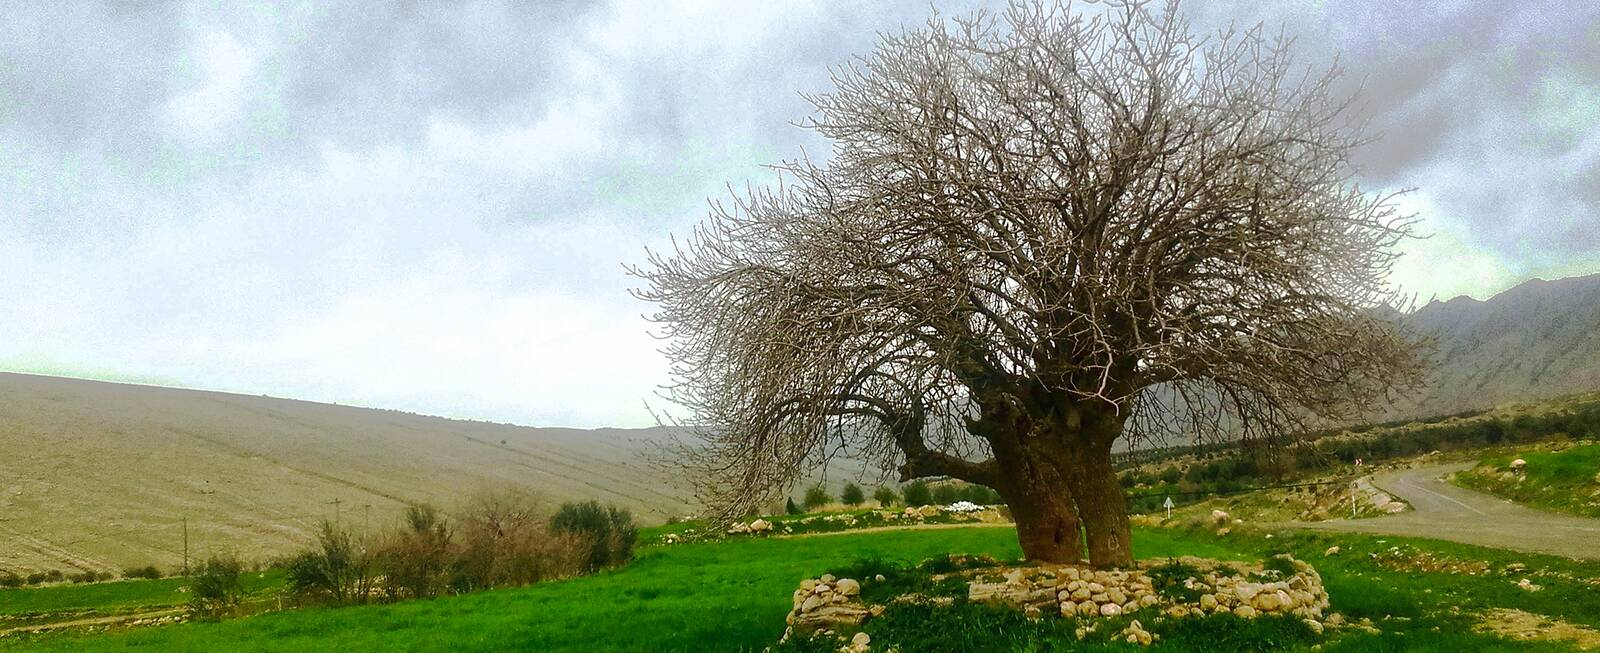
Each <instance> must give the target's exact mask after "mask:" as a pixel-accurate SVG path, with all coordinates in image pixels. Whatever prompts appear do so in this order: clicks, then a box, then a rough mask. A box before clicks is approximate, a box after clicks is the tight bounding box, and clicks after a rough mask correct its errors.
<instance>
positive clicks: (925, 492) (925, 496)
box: [900, 480, 933, 506]
mask: <svg viewBox="0 0 1600 653" xmlns="http://www.w3.org/2000/svg"><path fill="white" fill-rule="evenodd" d="M900 495H901V496H903V497H905V500H906V505H908V506H926V505H931V504H932V503H933V492H932V491H930V490H929V489H928V483H927V482H926V481H921V480H916V481H912V482H911V483H910V484H909V485H906V487H905V489H904V490H902V491H901V492H900Z"/></svg>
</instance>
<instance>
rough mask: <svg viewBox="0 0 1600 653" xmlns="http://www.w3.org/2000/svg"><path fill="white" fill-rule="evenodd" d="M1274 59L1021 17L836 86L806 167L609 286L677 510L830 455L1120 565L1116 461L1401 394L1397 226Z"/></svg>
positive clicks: (897, 40)
mask: <svg viewBox="0 0 1600 653" xmlns="http://www.w3.org/2000/svg"><path fill="white" fill-rule="evenodd" d="M1102 7H1103V5H1100V6H1096V7H1095V9H1097V10H1099V9H1101V8H1102ZM1289 51H1290V47H1289V43H1288V42H1286V41H1285V40H1283V39H1281V38H1278V39H1274V38H1269V37H1267V36H1266V35H1264V34H1263V33H1262V32H1261V31H1260V30H1259V29H1256V30H1246V31H1239V32H1228V33H1222V34H1218V35H1215V36H1211V37H1208V38H1201V37H1197V36H1196V35H1194V34H1193V33H1192V32H1191V30H1190V28H1189V27H1188V25H1187V23H1186V22H1184V21H1183V20H1182V18H1181V16H1180V15H1179V13H1178V11H1177V7H1176V5H1175V4H1170V5H1166V6H1163V7H1149V6H1146V5H1144V4H1142V3H1131V4H1126V5H1119V6H1116V7H1113V8H1111V9H1110V10H1108V11H1096V12H1095V13H1093V14H1086V13H1081V12H1077V11H1075V10H1074V9H1073V7H1071V6H1061V5H1038V4H1014V5H1012V6H1011V7H1010V8H1009V10H1008V11H1006V12H1003V13H1001V14H997V15H985V14H979V15H976V16H972V17H969V18H966V19H960V20H954V21H945V20H941V19H939V18H937V17H936V18H935V19H934V20H933V21H932V22H930V23H929V25H928V27H927V28H925V29H922V30H919V31H913V32H908V33H903V34H899V35H886V36H883V37H881V40H880V44H879V46H878V48H877V50H876V51H875V52H874V53H873V54H871V55H870V56H867V57H864V58H861V59H858V60H856V61H854V62H853V63H851V64H849V65H846V66H842V67H839V68H836V69H835V71H834V75H833V83H834V86H835V89H834V90H833V91H832V92H831V93H827V94H822V95H817V96H813V97H809V98H808V99H809V100H810V101H811V102H812V103H813V104H814V106H815V109H816V113H815V115H814V116H813V117H812V118H811V119H809V120H808V121H807V122H806V123H805V126H806V127H808V128H810V129H813V130H815V131H816V132H818V133H820V134H821V135H822V136H824V137H826V138H828V139H829V140H831V141H832V143H833V146H834V147H833V152H832V157H831V158H830V159H829V160H828V161H827V163H826V164H816V163H813V162H812V161H810V160H799V161H791V162H786V163H784V164H781V165H779V166H777V168H778V169H779V171H780V179H781V180H782V181H781V183H779V184H778V185H775V186H773V187H767V188H759V187H758V188H752V189H750V190H748V191H746V192H744V193H740V194H735V195H734V197H733V198H732V200H731V201H729V202H727V203H717V204H714V205H713V210H712V212H711V215H710V217H709V218H708V219H707V220H706V221H705V222H704V223H703V224H702V225H701V226H700V227H699V228H698V229H697V230H696V231H695V233H694V234H693V236H692V237H690V238H687V239H685V240H684V241H683V242H679V243H678V244H677V245H676V246H675V247H674V248H673V249H672V251H670V252H653V253H652V254H651V257H650V262H649V263H648V264H647V265H645V266H641V267H638V268H635V269H634V270H633V273H634V274H636V275H638V276H640V277H642V278H643V279H644V280H645V282H646V284H645V285H646V287H645V288H642V289H640V290H637V291H636V292H637V294H638V295H639V296H641V297H643V298H645V299H648V300H651V301H653V302H656V303H657V304H658V305H659V313H658V314H657V315H656V316H655V319H656V320H657V321H658V322H659V324H660V325H661V331H662V334H661V335H662V336H663V337H664V338H665V339H666V342H667V345H666V352H667V354H668V355H669V356H670V358H671V360H672V361H673V363H674V369H675V375H676V382H675V384H674V385H673V387H672V388H671V389H670V394H671V398H672V399H673V400H674V401H675V402H676V403H677V404H679V405H681V406H684V407H686V408H687V409H688V410H690V411H692V413H693V416H692V417H691V418H690V419H689V420H687V421H688V422H689V423H692V424H694V425H696V426H697V430H698V431H699V433H698V437H699V438H700V440H699V441H700V444H699V445H698V446H696V447H694V448H693V449H692V450H691V451H689V452H688V460H687V462H688V463H689V466H690V467H691V469H692V470H693V476H694V478H695V479H696V480H697V481H698V482H699V484H700V490H701V492H702V499H703V500H704V501H706V503H707V505H708V506H710V507H711V508H713V509H714V510H716V511H719V514H721V515H724V516H733V515H737V514H743V513H744V512H745V511H747V510H749V509H751V508H753V507H755V506H758V505H762V504H764V503H766V502H768V501H770V500H771V499H772V498H774V497H775V496H777V493H779V492H784V491H787V490H788V489H789V488H790V487H791V486H792V485H793V484H794V483H795V482H796V481H797V479H799V478H801V477H802V476H803V475H804V474H805V473H807V472H809V471H811V470H812V469H813V468H814V466H815V465H817V464H819V463H821V462H824V461H826V460H827V459H828V458H829V457H830V456H833V455H835V454H837V453H839V452H847V453H850V454H851V455H857V456H868V457H871V458H873V459H875V460H877V461H879V462H881V463H882V464H883V465H884V467H885V469H891V468H897V469H898V471H899V473H900V477H901V479H902V480H905V479H911V478H917V477H929V476H948V477H954V478H958V479H962V480H966V481H970V482H974V483H981V484H983V485H987V486H991V487H993V488H995V489H996V490H998V491H999V492H1000V494H1001V495H1002V496H1003V497H1004V498H1005V500H1006V502H1007V503H1008V504H1009V506H1010V507H1011V510H1012V513H1013V515H1014V517H1015V518H1016V522H1017V531H1018V537H1019V539H1020V541H1021V544H1022V548H1023V551H1024V552H1025V553H1026V555H1027V556H1028V557H1029V558H1032V559H1038V560H1045V561H1052V562H1081V561H1083V560H1084V559H1085V558H1087V560H1088V561H1089V562H1091V563H1093V564H1095V565H1102V566H1109V565H1121V564H1127V563H1129V562H1130V561H1131V550H1130V537H1129V526H1128V517H1127V512H1126V507H1125V502H1124V498H1123V495H1122V493H1121V490H1120V488H1119V487H1118V483H1117V479H1116V476H1115V474H1114V472H1113V469H1112V463H1111V453H1112V450H1113V447H1114V446H1115V444H1116V443H1117V442H1118V441H1119V439H1130V438H1161V437H1164V436H1166V435H1169V434H1182V435H1185V436H1198V437H1216V436H1221V435H1223V434H1231V435H1232V436H1242V437H1246V438H1277V437H1280V436H1283V435H1285V434H1288V433H1292V432H1295V431H1297V430H1298V429H1300V428H1303V427H1304V425H1305V424H1306V423H1307V422H1308V421H1311V420H1330V419H1333V420H1337V419H1347V418H1350V417H1352V416H1354V415H1355V414H1356V411H1358V410H1359V409H1361V408H1362V407H1364V406H1368V405H1369V404H1371V403H1372V402H1376V401H1380V400H1383V399H1385V398H1386V396H1388V395H1389V394H1391V393H1394V392H1396V391H1401V390H1404V389H1405V388H1406V387H1408V386H1409V384H1411V383H1412V382H1414V381H1415V379H1416V378H1417V377H1418V372H1419V369H1420V367H1421V363H1420V357H1419V356H1418V354H1416V353H1415V347H1414V346H1413V344H1412V343H1410V342H1409V341H1408V339H1407V338H1406V337H1404V336H1403V335H1402V334H1401V333H1399V332H1398V331H1397V328H1396V327H1395V325H1394V324H1392V323H1391V322H1389V321H1386V320H1385V319H1383V317H1382V316H1381V314H1380V310H1381V309H1382V307H1383V306H1385V305H1386V304H1387V303H1389V302H1391V301H1393V300H1394V299H1396V298H1395V297H1394V294H1393V291H1392V289H1391V288H1390V287H1389V285H1388V282H1387V278H1388V272H1389V268H1390V265H1391V263H1392V261H1393V259H1394V257H1395V254H1394V247H1395V245H1396V243H1397V241H1398V240H1399V239H1401V238H1404V237H1406V236H1407V235H1408V231H1409V229H1410V224H1411V220H1410V219H1409V218H1407V217H1405V216H1401V215H1398V214H1397V213H1396V211H1395V209H1394V207H1393V204H1392V202H1391V199H1390V198H1388V197H1384V196H1376V195H1373V194H1369V193H1367V192H1365V191H1363V190H1362V189H1360V188H1359V187H1358V186H1357V185H1356V184H1355V182H1354V181H1353V175H1354V172H1353V170H1352V166H1351V164H1350V161H1349V154H1350V152H1351V150H1352V149H1353V148H1355V147H1356V146H1357V145H1359V144H1360V143H1361V142H1362V139H1363V137H1362V135H1361V130H1360V126H1359V124H1357V123H1356V122H1355V121H1353V120H1352V119H1350V117H1349V116H1348V115H1347V114H1349V113H1350V112H1349V111H1348V106H1349V98H1343V97H1340V96H1338V95H1337V94H1336V91H1335V81H1336V79H1337V78H1338V72H1337V70H1328V71H1316V72H1308V71H1307V70H1305V69H1302V68H1299V67H1297V66H1295V65H1293V64H1292V62H1291V58H1290V53H1289Z"/></svg>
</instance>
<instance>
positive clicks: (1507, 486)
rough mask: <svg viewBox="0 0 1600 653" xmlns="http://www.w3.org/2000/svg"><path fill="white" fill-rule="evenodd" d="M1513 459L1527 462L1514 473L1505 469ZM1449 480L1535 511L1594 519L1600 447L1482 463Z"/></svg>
mask: <svg viewBox="0 0 1600 653" xmlns="http://www.w3.org/2000/svg"><path fill="white" fill-rule="evenodd" d="M1517 459H1522V460H1524V461H1526V463H1527V464H1526V466H1524V467H1523V468H1522V469H1521V471H1520V472H1519V471H1516V470H1513V469H1511V462H1512V461H1513V460H1517ZM1455 481H1456V483H1457V484H1459V485H1461V486H1462V487H1467V488H1472V489H1474V490H1480V491H1483V492H1488V493H1490V494H1494V495H1496V496H1500V497H1503V498H1506V499H1510V500H1512V501H1516V502H1518V503H1524V504H1527V505H1530V506H1533V507H1535V508H1543V509H1545V510H1553V511H1556V512H1565V513H1570V514H1574V515H1582V516H1585V517H1600V443H1589V444H1582V445H1578V446H1573V447H1568V448H1564V449H1559V450H1555V451H1538V450H1529V451H1520V452H1517V453H1514V454H1506V455H1500V456H1493V457H1490V458H1485V459H1484V460H1483V462H1481V463H1479V464H1478V466H1477V467H1474V468H1472V469H1470V470H1467V471H1465V472H1462V473H1461V474H1458V475H1457V476H1456V479H1455Z"/></svg>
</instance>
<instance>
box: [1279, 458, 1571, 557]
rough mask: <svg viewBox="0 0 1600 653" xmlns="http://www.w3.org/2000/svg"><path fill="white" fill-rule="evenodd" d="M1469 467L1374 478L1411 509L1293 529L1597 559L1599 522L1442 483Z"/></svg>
mask: <svg viewBox="0 0 1600 653" xmlns="http://www.w3.org/2000/svg"><path fill="white" fill-rule="evenodd" d="M1471 466H1472V463H1454V464H1449V465H1429V466H1425V467H1417V468H1415V469H1403V470H1396V471H1390V472H1382V473H1379V474H1376V475H1375V476H1374V477H1373V479H1372V484H1373V485H1376V486H1378V487H1380V488H1383V490H1385V491H1387V492H1389V493H1390V494H1393V495H1395V496H1398V497H1400V498H1402V499H1405V500H1406V501H1407V502H1409V503H1410V504H1411V507H1412V508H1414V510H1408V511H1406V512H1403V513H1400V514H1396V515H1389V516H1387V517H1377V518H1373V519H1352V520H1335V521H1325V522H1312V523H1300V524H1295V526H1299V527H1302V528H1315V529H1322V530H1333V531H1351V532H1358V533H1377V534H1382V535H1406V536H1412V537H1430V538H1434V539H1439V540H1450V541H1452V542H1463V543H1466V544H1477V545H1480V546H1489V547H1494V548H1498V549H1511V550H1515V551H1528V552H1533V553H1548V554H1552V555H1559V556H1565V557H1568V558H1583V559H1589V560H1600V519H1586V518H1583V517H1570V516H1566V515H1559V514H1555V513H1549V512H1543V511H1539V510H1534V509H1532V508H1527V507H1524V506H1521V505H1518V504H1515V503H1512V502H1510V501H1506V500H1504V499H1500V498H1497V497H1494V496H1490V495H1488V494H1484V493H1481V492H1474V491H1472V490H1467V489H1463V488H1459V487H1456V486H1454V485H1451V484H1449V483H1446V482H1444V480H1443V478H1444V476H1446V475H1447V474H1450V473H1452V472H1457V471H1460V470H1463V469H1467V468H1469V467H1471Z"/></svg>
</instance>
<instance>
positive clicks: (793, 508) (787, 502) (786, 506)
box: [783, 497, 806, 515]
mask: <svg viewBox="0 0 1600 653" xmlns="http://www.w3.org/2000/svg"><path fill="white" fill-rule="evenodd" d="M783 511H784V512H786V513H789V514H791V515H803V514H805V512H806V511H804V510H801V509H800V506H797V505H794V497H788V498H785V499H784V500H783Z"/></svg>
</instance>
